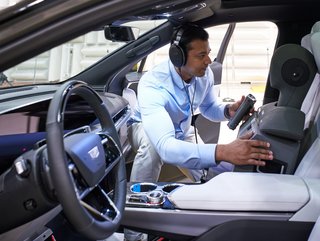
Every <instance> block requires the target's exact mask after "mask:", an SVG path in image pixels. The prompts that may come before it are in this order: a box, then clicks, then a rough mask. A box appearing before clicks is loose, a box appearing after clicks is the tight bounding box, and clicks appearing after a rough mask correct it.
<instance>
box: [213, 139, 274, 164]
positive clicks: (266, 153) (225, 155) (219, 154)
mask: <svg viewBox="0 0 320 241" xmlns="http://www.w3.org/2000/svg"><path fill="white" fill-rule="evenodd" d="M251 136H252V133H248V134H246V135H244V136H243V137H242V138H241V139H240V138H239V139H236V140H235V141H233V142H231V143H229V144H225V145H220V144H218V145H217V147H216V160H217V161H227V162H230V163H232V164H234V165H256V166H265V165H266V162H265V161H266V160H272V159H273V153H272V151H270V150H269V147H270V143H268V142H265V141H259V140H249V138H250V137H251Z"/></svg>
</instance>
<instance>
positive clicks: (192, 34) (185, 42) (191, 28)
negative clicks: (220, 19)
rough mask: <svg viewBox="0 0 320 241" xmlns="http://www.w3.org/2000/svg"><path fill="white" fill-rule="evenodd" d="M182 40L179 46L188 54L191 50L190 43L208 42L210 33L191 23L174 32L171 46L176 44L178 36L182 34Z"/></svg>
mask: <svg viewBox="0 0 320 241" xmlns="http://www.w3.org/2000/svg"><path fill="white" fill-rule="evenodd" d="M181 31H182V35H181V39H180V41H179V46H180V47H181V48H182V49H183V51H184V52H185V53H187V52H188V51H189V50H190V45H189V44H190V43H191V42H192V41H194V40H203V41H208V39H209V34H208V32H207V31H206V30H205V29H204V28H202V27H200V26H199V25H195V24H191V23H185V24H183V25H181V26H180V27H178V28H177V30H175V31H174V33H173V36H172V39H171V44H173V43H174V41H175V40H176V38H177V34H178V33H179V32H180V34H181Z"/></svg>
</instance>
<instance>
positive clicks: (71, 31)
mask: <svg viewBox="0 0 320 241" xmlns="http://www.w3.org/2000/svg"><path fill="white" fill-rule="evenodd" d="M30 2H34V5H30V4H29V3H30ZM35 2H36V1H35V0H33V1H32V0H25V1H23V2H22V3H20V4H22V5H23V3H25V5H24V6H23V7H21V6H20V7H21V8H20V9H18V10H17V9H14V7H12V8H13V9H11V11H12V10H15V11H13V12H14V14H12V13H11V14H10V12H9V11H10V8H8V9H5V10H4V11H3V12H2V16H3V17H1V18H0V46H1V47H0V56H1V58H0V71H3V70H5V69H7V68H9V67H12V66H14V65H16V64H18V63H20V62H22V61H24V60H27V59H28V58H30V57H33V56H35V55H37V54H39V53H41V52H42V51H45V50H48V49H49V48H51V47H54V46H56V45H58V44H61V43H62V42H64V41H67V40H70V39H72V38H75V37H77V36H79V35H81V34H84V33H86V32H87V31H89V30H94V29H95V28H97V27H101V26H102V25H104V24H105V23H108V22H109V23H111V22H113V21H115V20H118V19H117V17H118V16H119V14H121V16H123V17H124V19H126V18H127V19H130V18H131V19H132V16H136V17H137V16H139V18H141V17H142V16H143V17H145V18H152V17H153V18H162V17H165V16H167V15H171V17H170V18H169V20H170V21H171V22H172V23H174V24H179V23H181V22H184V21H192V22H197V23H200V24H202V25H203V26H214V25H218V24H224V23H232V22H241V21H258V20H269V21H273V22H285V21H301V20H302V21H307V22H314V21H316V20H318V19H319V13H318V9H319V7H320V6H319V5H320V1H318V0H171V1H166V0H153V1H150V0H135V1H121V0H112V1H103V0H83V1H80V2H81V3H80V2H79V1H77V0H67V1H62V0H57V1H54V2H53V1H51V0H45V1H39V4H36V3H35ZM79 3H80V4H79ZM141 9H142V10H141ZM0 15H1V14H0ZM38 18H41V19H42V20H44V21H41V22H43V24H40V23H38V22H37V21H35V19H38ZM22 30H23V31H22ZM18 46H24V48H21V47H20V48H19V51H17V47H18Z"/></svg>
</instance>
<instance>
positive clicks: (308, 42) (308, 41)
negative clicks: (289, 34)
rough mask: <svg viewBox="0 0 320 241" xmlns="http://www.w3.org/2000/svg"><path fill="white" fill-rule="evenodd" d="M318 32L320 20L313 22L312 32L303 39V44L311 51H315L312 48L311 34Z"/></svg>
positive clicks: (319, 30)
mask: <svg viewBox="0 0 320 241" xmlns="http://www.w3.org/2000/svg"><path fill="white" fill-rule="evenodd" d="M317 32H320V21H318V22H316V23H315V24H313V26H312V28H311V32H310V33H309V34H307V35H305V36H304V37H303V38H302V39H301V46H302V47H304V48H306V49H307V50H309V51H310V52H311V53H313V52H312V48H311V35H312V34H313V33H317Z"/></svg>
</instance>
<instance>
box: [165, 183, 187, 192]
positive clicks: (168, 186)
mask: <svg viewBox="0 0 320 241" xmlns="http://www.w3.org/2000/svg"><path fill="white" fill-rule="evenodd" d="M183 185H184V184H181V183H170V184H166V185H164V186H163V187H162V191H163V192H164V193H170V192H172V191H173V190H174V189H176V188H178V187H182V186H183Z"/></svg>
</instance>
